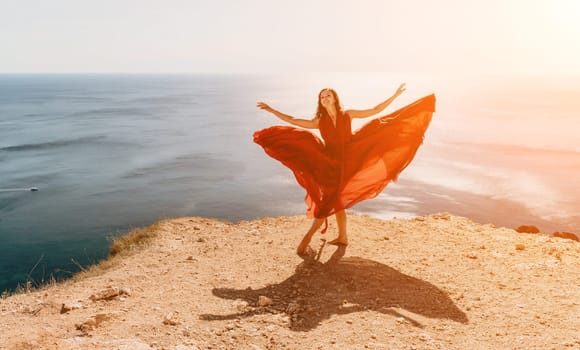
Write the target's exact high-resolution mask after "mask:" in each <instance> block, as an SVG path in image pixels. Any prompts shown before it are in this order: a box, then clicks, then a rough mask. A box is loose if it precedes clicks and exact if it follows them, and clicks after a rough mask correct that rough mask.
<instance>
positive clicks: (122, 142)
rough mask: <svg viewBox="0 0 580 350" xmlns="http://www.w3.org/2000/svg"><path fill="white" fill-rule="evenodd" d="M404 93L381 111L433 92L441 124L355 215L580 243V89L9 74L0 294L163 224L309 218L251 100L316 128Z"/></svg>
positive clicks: (67, 270)
mask: <svg viewBox="0 0 580 350" xmlns="http://www.w3.org/2000/svg"><path fill="white" fill-rule="evenodd" d="M403 82H405V83H406V91H405V93H404V94H403V95H402V96H401V97H399V98H398V99H397V100H395V101H394V102H393V103H392V104H391V106H389V107H388V108H387V110H385V111H384V112H383V113H382V114H387V113H389V111H393V110H395V109H397V108H399V107H402V106H404V105H405V104H407V103H411V102H413V101H414V100H416V99H418V98H420V97H423V96H425V95H427V94H430V93H435V94H436V97H437V107H436V108H437V110H436V113H435V114H434V116H433V121H432V124H431V126H430V127H429V130H428V132H427V134H426V135H425V140H424V143H423V145H422V147H421V149H420V150H419V152H418V153H417V155H416V157H415V160H414V161H413V162H412V163H411V164H410V165H409V167H408V168H407V169H406V170H405V171H404V172H403V173H402V174H401V176H400V178H399V180H398V182H396V183H392V184H390V185H389V186H388V187H387V188H386V189H385V191H384V192H383V193H381V194H380V195H379V196H378V197H377V198H374V199H372V200H368V201H365V202H362V203H359V204H357V205H356V206H355V207H353V208H352V211H353V212H357V213H361V214H367V215H370V216H374V217H379V218H384V219H390V218H395V217H397V218H412V217H414V216H418V215H427V214H430V213H438V212H448V213H451V214H454V215H461V216H467V217H469V218H471V219H472V220H474V221H476V222H480V223H491V224H494V225H496V226H506V227H511V228H514V227H517V226H519V225H536V226H538V227H539V228H540V229H541V230H542V232H545V233H551V232H553V231H568V232H580V203H579V200H578V198H580V186H579V185H578V179H579V178H580V137H578V130H579V127H580V82H579V81H578V80H573V79H567V78H565V77H564V78H559V79H553V78H548V79H546V78H529V77H527V78H526V77H515V78H514V77H511V78H508V77H493V78H491V77H480V78H479V79H473V78H470V79H465V78H461V77H460V78H455V79H451V78H448V77H445V78H441V77H439V78H436V77H429V78H426V77H411V76H405V74H403V73H398V74H383V73H307V74H306V73H305V74H300V75H297V74H269V75H268V74H2V75H0V292H2V291H7V292H11V291H14V290H15V289H16V288H17V286H19V285H20V286H22V285H24V284H26V282H29V284H30V285H32V286H40V285H42V284H43V283H46V282H47V281H49V280H50V279H52V278H55V279H65V278H68V277H70V276H72V275H73V274H75V273H77V272H78V271H80V270H82V269H84V268H87V267H88V266H90V265H92V264H95V263H98V262H99V261H101V260H102V259H105V258H106V257H107V255H108V249H109V244H110V242H111V239H113V238H114V237H116V236H119V235H123V234H125V233H127V232H128V231H130V230H131V229H135V228H139V227H143V226H146V225H149V224H152V223H154V222H156V221H158V220H162V219H167V218H174V217H183V216H199V217H211V218H217V219H220V220H226V221H230V222H239V221H240V220H252V219H256V218H260V217H269V216H280V215H301V214H304V213H305V209H306V208H305V204H304V202H303V200H304V195H305V193H304V190H303V189H302V188H301V187H299V186H298V184H297V183H296V181H295V180H294V178H293V176H292V173H291V172H290V171H289V170H288V169H286V168H285V167H284V166H283V165H281V164H280V163H278V162H277V161H275V160H273V159H271V158H269V157H268V156H267V155H266V154H265V153H264V152H263V150H262V149H261V148H260V147H258V146H257V145H256V144H254V143H253V138H252V134H253V132H254V131H256V130H258V129H261V128H265V127H268V126H271V125H284V123H283V122H282V121H280V120H278V119H277V118H276V117H274V116H273V115H271V114H268V113H267V112H264V111H262V110H260V109H258V108H257V107H256V103H257V102H258V101H264V102H267V103H268V104H270V105H271V106H272V107H274V108H276V109H278V110H280V111H282V112H284V113H286V114H290V115H293V116H296V117H301V118H308V119H310V118H311V117H312V116H313V114H314V112H315V109H316V98H317V94H318V92H319V91H320V90H321V89H322V88H326V87H333V88H335V89H336V90H337V92H338V93H339V96H340V99H341V103H342V105H343V107H344V108H345V109H366V108H370V107H374V105H376V104H378V103H379V102H382V101H383V100H385V99H386V98H388V97H390V96H391V95H392V94H393V93H394V91H395V90H396V88H397V86H398V85H399V84H400V83H403ZM365 122H366V121H365V120H356V121H355V123H354V125H353V129H356V128H358V127H360V126H361V125H363V124H364V123H365ZM331 234H332V233H331ZM408 234H410V235H412V234H413V232H409V233H408ZM289 239H290V238H289ZM295 239H296V242H298V240H299V239H300V237H295ZM352 242H353V243H354V244H356V238H355V237H353V239H352ZM425 243H426V244H428V242H425Z"/></svg>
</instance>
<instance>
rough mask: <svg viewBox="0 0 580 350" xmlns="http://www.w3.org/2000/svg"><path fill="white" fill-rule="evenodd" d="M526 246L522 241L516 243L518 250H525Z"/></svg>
mask: <svg viewBox="0 0 580 350" xmlns="http://www.w3.org/2000/svg"><path fill="white" fill-rule="evenodd" d="M525 249H526V246H525V245H523V244H522V243H518V244H516V250H525Z"/></svg>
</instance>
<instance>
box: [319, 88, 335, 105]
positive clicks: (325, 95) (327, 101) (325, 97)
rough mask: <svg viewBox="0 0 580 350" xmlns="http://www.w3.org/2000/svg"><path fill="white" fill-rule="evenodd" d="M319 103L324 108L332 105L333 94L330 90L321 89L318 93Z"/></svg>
mask: <svg viewBox="0 0 580 350" xmlns="http://www.w3.org/2000/svg"><path fill="white" fill-rule="evenodd" d="M320 104H321V105H322V106H323V107H324V108H326V109H328V108H330V107H332V106H334V95H333V94H332V92H331V91H330V90H322V92H321V93H320Z"/></svg>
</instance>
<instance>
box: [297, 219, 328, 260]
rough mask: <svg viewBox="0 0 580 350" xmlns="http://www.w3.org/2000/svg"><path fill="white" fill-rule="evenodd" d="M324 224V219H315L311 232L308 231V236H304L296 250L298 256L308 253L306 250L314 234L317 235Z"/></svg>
mask: <svg viewBox="0 0 580 350" xmlns="http://www.w3.org/2000/svg"><path fill="white" fill-rule="evenodd" d="M323 222H324V219H314V221H312V226H311V227H310V230H308V232H306V234H305V235H304V238H302V241H301V242H300V244H299V245H298V249H296V253H298V254H304V253H306V249H307V248H308V244H310V240H311V239H312V236H314V234H315V233H316V231H317V230H318V228H320V226H321V225H322V223H323Z"/></svg>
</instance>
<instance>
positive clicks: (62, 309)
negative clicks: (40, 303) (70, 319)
mask: <svg viewBox="0 0 580 350" xmlns="http://www.w3.org/2000/svg"><path fill="white" fill-rule="evenodd" d="M82 307H83V306H82V305H81V304H80V303H76V302H74V303H71V302H66V303H63V304H62V306H61V307H60V313H61V314H66V313H67V312H69V311H71V310H76V309H80V308H82Z"/></svg>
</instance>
